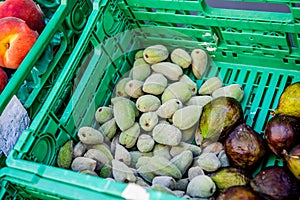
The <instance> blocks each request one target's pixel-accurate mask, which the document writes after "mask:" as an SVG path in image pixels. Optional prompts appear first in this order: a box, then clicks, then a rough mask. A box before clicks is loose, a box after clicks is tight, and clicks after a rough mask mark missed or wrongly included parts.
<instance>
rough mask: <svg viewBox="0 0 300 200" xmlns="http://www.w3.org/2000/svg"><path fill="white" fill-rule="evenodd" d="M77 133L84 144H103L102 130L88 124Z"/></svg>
mask: <svg viewBox="0 0 300 200" xmlns="http://www.w3.org/2000/svg"><path fill="white" fill-rule="evenodd" d="M77 135H78V137H79V140H80V141H81V142H82V143H84V144H101V143H103V140H104V137H103V135H102V134H101V132H100V131H98V130H96V129H94V128H92V127H88V126H84V127H81V128H79V130H78V133H77Z"/></svg>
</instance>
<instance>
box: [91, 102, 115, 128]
mask: <svg viewBox="0 0 300 200" xmlns="http://www.w3.org/2000/svg"><path fill="white" fill-rule="evenodd" d="M111 118H113V110H112V108H111V107H107V106H101V107H99V108H98V109H97V111H96V112H95V119H96V121H97V122H98V123H99V124H103V123H105V122H107V121H108V120H110V119H111Z"/></svg>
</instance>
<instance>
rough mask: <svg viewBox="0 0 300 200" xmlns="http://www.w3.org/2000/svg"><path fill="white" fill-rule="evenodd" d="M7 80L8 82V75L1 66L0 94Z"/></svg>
mask: <svg viewBox="0 0 300 200" xmlns="http://www.w3.org/2000/svg"><path fill="white" fill-rule="evenodd" d="M7 82H8V77H7V74H6V72H5V71H4V70H3V69H2V68H0V94H1V92H2V91H3V90H4V88H5V86H6V84H7Z"/></svg>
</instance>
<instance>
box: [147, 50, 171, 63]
mask: <svg viewBox="0 0 300 200" xmlns="http://www.w3.org/2000/svg"><path fill="white" fill-rule="evenodd" d="M168 57H169V51H168V49H167V48H166V47H165V46H163V45H153V46H149V47H147V48H146V49H145V50H144V51H143V58H144V59H145V61H146V62H147V63H149V64H154V63H158V62H161V61H163V60H165V59H167V58H168Z"/></svg>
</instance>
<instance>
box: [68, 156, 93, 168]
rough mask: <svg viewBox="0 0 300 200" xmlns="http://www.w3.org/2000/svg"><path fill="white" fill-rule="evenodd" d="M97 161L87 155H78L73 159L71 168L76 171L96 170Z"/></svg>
mask: <svg viewBox="0 0 300 200" xmlns="http://www.w3.org/2000/svg"><path fill="white" fill-rule="evenodd" d="M96 164H97V161H96V160H94V159H91V158H86V157H77V158H75V159H74V160H73V161H72V164H71V169H72V170H73V171H76V172H80V171H83V170H91V171H94V170H95V169H96Z"/></svg>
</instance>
